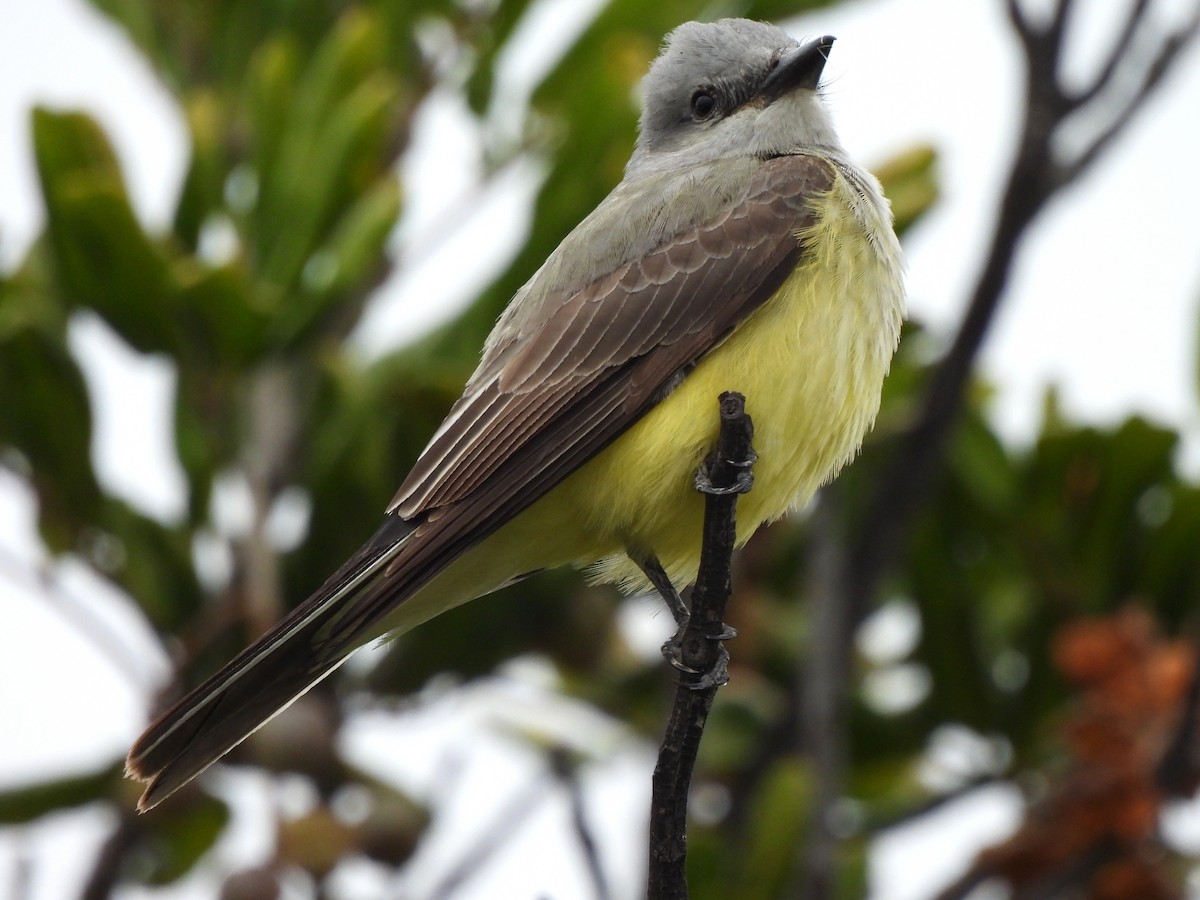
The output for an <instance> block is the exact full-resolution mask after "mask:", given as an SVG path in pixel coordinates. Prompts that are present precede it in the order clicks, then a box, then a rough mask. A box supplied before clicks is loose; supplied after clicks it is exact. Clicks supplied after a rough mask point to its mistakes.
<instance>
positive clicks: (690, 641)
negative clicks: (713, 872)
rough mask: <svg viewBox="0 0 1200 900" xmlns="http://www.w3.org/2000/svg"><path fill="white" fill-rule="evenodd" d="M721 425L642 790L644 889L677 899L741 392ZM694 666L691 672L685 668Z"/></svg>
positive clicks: (734, 471) (723, 404) (723, 632)
mask: <svg viewBox="0 0 1200 900" xmlns="http://www.w3.org/2000/svg"><path fill="white" fill-rule="evenodd" d="M720 408H721V431H720V434H719V436H718V439H717V449H716V452H715V453H714V454H713V455H712V456H711V457H710V458H709V460H708V461H706V462H705V465H704V467H703V469H702V470H701V472H700V473H697V483H698V485H699V484H700V475H703V476H704V479H705V481H706V482H707V483H706V486H705V487H704V488H700V489H701V490H703V491H704V493H706V494H707V496H706V497H705V504H704V528H703V535H704V537H703V546H702V547H701V553H700V571H699V573H698V575H697V576H696V586H695V587H694V588H693V590H692V610H691V618H690V620H689V622H688V625H687V627H686V629H685V630H684V632H683V637H682V640H681V648H680V651H681V652H680V656H681V660H682V662H683V663H684V665H686V666H687V668H688V670H689V672H684V673H682V675H681V683H680V685H679V687H678V688H677V690H676V692H675V703H674V705H673V706H672V708H671V718H670V721H669V722H668V723H667V728H666V733H665V734H664V736H663V742H662V746H661V748H660V749H659V753H658V761H657V763H656V764H655V766H654V777H653V779H652V783H651V798H650V836H649V837H650V840H649V845H650V852H649V872H648V876H647V889H646V896H647V897H649V898H650V900H684V898H686V897H687V895H688V890H687V871H686V867H687V801H688V793H689V791H690V788H691V783H692V770H693V769H694V767H695V764H696V754H697V752H698V751H699V749H700V739H701V737H703V735H704V726H705V725H706V724H707V723H708V714H709V712H710V711H711V709H712V704H713V700H714V699H715V698H716V695H717V688H718V687H719V686H720V684H721V681H720V680H719V679H718V678H715V677H713V676H714V675H715V673H716V672H717V670H718V667H719V666H720V665H723V662H724V660H723V658H722V656H721V651H720V642H721V641H722V640H723V639H724V638H726V637H730V636H732V633H731V632H730V631H729V630H728V628H727V627H726V626H725V624H724V618H725V604H726V601H728V599H729V594H730V587H731V570H732V560H733V546H734V543H735V541H736V528H735V525H734V508H735V505H736V503H737V494H738V492H739V491H745V490H748V488H749V484H750V479H749V475H750V463H751V461H752V460H753V458H754V454H753V451H752V450H751V448H750V441H751V437H752V435H753V431H754V428H753V424H752V423H751V421H750V417H749V416H748V415H746V410H745V398H744V397H743V396H742V395H741V394H736V393H731V392H727V393H724V394H722V395H721V398H720ZM693 673H694V674H693Z"/></svg>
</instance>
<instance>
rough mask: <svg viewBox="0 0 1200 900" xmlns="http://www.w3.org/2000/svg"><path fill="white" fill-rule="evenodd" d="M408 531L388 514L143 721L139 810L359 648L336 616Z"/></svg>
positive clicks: (136, 765) (131, 769) (350, 605)
mask: <svg viewBox="0 0 1200 900" xmlns="http://www.w3.org/2000/svg"><path fill="white" fill-rule="evenodd" d="M398 531H399V533H398ZM411 531H412V526H411V525H409V524H408V523H406V522H404V521H403V520H402V519H399V518H397V517H389V519H388V522H386V523H385V525H384V526H383V528H381V529H380V531H379V532H377V534H376V535H375V537H374V538H372V540H371V541H370V542H369V543H368V544H367V545H366V546H365V547H363V548H362V549H361V550H360V551H359V552H358V553H357V554H355V556H354V557H353V558H351V559H350V561H349V562H347V563H346V565H344V566H343V567H342V568H341V569H340V570H339V571H338V572H337V573H336V574H334V576H333V577H332V578H330V579H329V580H328V581H327V582H326V583H325V584H324V585H322V587H321V588H320V589H319V590H317V591H316V592H315V593H314V594H313V595H312V596H311V597H309V598H308V599H307V600H306V601H305V602H304V603H302V604H301V605H300V606H298V607H297V608H296V609H294V610H293V611H292V612H291V613H290V614H289V615H287V616H286V617H285V618H283V619H282V620H280V622H279V624H278V625H276V626H275V627H274V628H273V629H271V631H270V632H268V633H267V634H266V635H264V636H263V637H262V638H261V639H260V640H258V641H257V642H256V643H254V644H253V645H251V646H250V647H248V648H246V649H245V650H244V651H242V652H241V653H240V654H239V655H238V656H236V657H235V658H234V659H232V660H231V661H230V662H229V663H228V664H226V665H225V666H224V667H223V668H222V669H221V670H220V671H218V672H217V673H216V674H215V675H213V676H212V677H211V678H209V679H208V680H207V681H206V682H204V683H203V684H201V685H200V686H199V687H198V688H196V689H195V690H193V691H192V692H191V693H190V694H188V695H187V696H185V697H184V698H183V699H181V700H180V701H179V702H178V703H176V704H175V705H174V706H172V707H171V708H170V709H168V710H167V711H166V712H165V713H163V714H162V715H161V716H160V717H159V718H158V719H157V720H156V721H155V722H154V723H153V724H152V725H151V726H150V727H149V728H147V729H146V731H145V733H144V734H142V736H141V737H140V738H138V741H137V743H136V744H134V746H133V748H132V749H131V750H130V751H129V756H128V757H127V759H126V761H125V771H126V773H127V774H128V775H129V776H130V777H132V778H136V779H138V780H139V781H145V782H148V784H147V786H146V790H145V792H144V793H143V794H142V797H141V800H139V801H138V809H139V810H140V811H145V810H147V809H150V808H151V807H152V806H155V805H156V804H157V803H159V802H160V801H161V800H163V799H164V798H165V797H167V796H169V795H170V794H172V793H174V792H175V791H176V790H178V789H179V788H180V787H182V786H183V785H184V784H186V783H187V782H189V781H191V780H192V779H193V778H195V777H196V776H197V775H199V774H200V773H201V772H203V771H204V770H205V769H207V768H208V767H209V766H211V765H212V764H213V763H214V762H216V761H217V760H218V759H220V758H221V757H222V756H223V755H225V754H226V753H227V752H229V750H231V749H232V748H233V747H235V746H237V745H238V744H239V743H241V742H242V741H243V740H245V739H246V738H247V737H248V736H249V735H251V734H252V733H253V732H254V731H256V730H257V729H258V728H259V727H261V726H262V725H263V724H265V723H266V722H267V721H268V720H270V719H271V718H272V717H273V716H275V715H276V714H278V713H279V712H281V711H282V710H283V709H285V708H286V707H287V706H288V705H289V704H291V703H292V701H293V700H295V699H296V698H297V697H299V696H300V695H302V694H303V693H305V692H306V691H307V690H308V689H309V688H311V687H312V686H313V685H314V684H316V683H317V682H318V681H320V680H321V679H322V678H324V677H325V676H326V675H328V674H330V673H331V672H332V671H333V670H334V669H336V668H337V667H338V666H340V665H341V664H342V662H344V661H345V660H346V658H347V657H348V656H349V655H350V653H352V652H353V651H354V650H355V649H357V647H358V646H359V644H360V643H361V641H359V640H355V638H358V637H360V635H359V634H358V633H357V631H356V630H355V629H350V630H349V631H348V630H347V629H345V628H340V627H337V626H338V624H339V620H340V619H341V618H342V617H343V616H344V615H345V614H346V613H347V612H348V611H351V610H353V609H354V607H355V605H356V601H357V599H358V598H360V597H362V596H363V595H364V594H365V593H367V592H371V591H372V590H373V589H374V588H376V587H378V586H380V584H381V582H382V581H384V580H385V579H386V580H387V581H392V577H394V576H389V575H388V574H387V571H386V570H387V568H388V564H389V563H390V562H391V561H392V560H393V559H394V557H395V556H396V553H397V552H398V551H399V550H400V548H401V547H402V546H403V544H404V540H405V538H406V537H407V536H408V534H410V533H411ZM387 589H388V590H387V593H389V594H392V595H393V596H392V600H393V602H399V601H400V600H402V599H403V598H404V596H405V593H404V585H403V584H399V585H398V584H395V583H390V584H388V585H387Z"/></svg>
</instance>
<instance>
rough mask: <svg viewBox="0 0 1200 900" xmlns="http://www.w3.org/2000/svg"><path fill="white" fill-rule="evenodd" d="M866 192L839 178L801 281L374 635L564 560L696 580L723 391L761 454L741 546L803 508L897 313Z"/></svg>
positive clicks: (856, 432) (880, 366)
mask: <svg viewBox="0 0 1200 900" xmlns="http://www.w3.org/2000/svg"><path fill="white" fill-rule="evenodd" d="M835 168H836V167H835ZM864 178H869V176H863V175H861V174H854V175H847V174H845V173H842V172H840V171H839V173H838V174H837V175H836V176H835V183H834V186H833V188H832V190H831V191H830V192H829V194H828V195H826V196H825V197H824V198H823V199H822V200H821V201H820V202H819V203H818V217H817V220H816V224H815V225H814V226H813V227H812V228H811V229H809V230H808V231H807V232H806V233H804V234H798V235H797V239H798V240H802V241H804V243H805V245H806V247H807V248H808V249H807V252H806V253H805V256H804V259H803V261H802V263H801V265H800V267H799V268H797V270H796V271H795V273H793V275H792V276H791V277H790V278H789V279H788V280H787V282H785V284H784V285H783V287H782V288H781V289H780V290H779V292H778V293H777V294H776V295H775V296H774V297H772V298H771V299H770V300H768V301H767V303H766V304H765V305H763V306H762V307H761V308H760V309H759V310H758V311H757V312H756V313H754V314H753V315H752V316H751V317H750V318H749V319H748V320H747V321H746V322H744V323H743V324H742V325H741V327H739V328H738V329H737V330H736V331H735V332H734V333H733V334H732V335H730V337H729V338H728V339H726V340H725V342H724V343H722V344H721V345H720V346H719V347H717V348H716V349H715V350H713V351H712V352H710V353H709V354H708V355H707V356H705V357H704V359H703V360H701V362H700V363H699V365H697V366H696V368H695V369H694V370H693V371H692V372H691V374H689V375H688V377H687V378H685V379H684V380H683V382H682V383H681V384H680V385H679V387H677V388H676V389H675V390H674V391H673V392H672V393H671V394H670V395H669V396H668V397H667V398H666V399H665V400H663V401H662V402H661V403H660V404H659V405H658V406H656V407H655V408H654V409H652V410H651V411H650V412H649V413H648V414H647V415H646V416H645V417H644V418H643V419H641V420H640V421H639V422H638V423H637V424H636V425H634V426H633V427H632V428H630V429H629V431H627V432H625V434H623V435H622V436H621V437H620V438H618V439H617V440H616V441H615V442H614V443H613V444H612V445H611V446H610V447H608V448H607V449H606V450H604V451H603V452H602V453H600V454H599V455H598V456H597V457H595V458H594V459H593V460H591V461H590V462H589V463H587V464H586V465H585V466H583V467H582V468H580V469H579V470H578V471H577V472H575V473H574V474H573V475H571V476H570V477H569V478H568V479H567V480H566V481H564V482H563V483H562V484H560V485H559V486H558V487H556V488H555V489H554V490H552V491H550V493H549V494H547V495H546V496H545V497H543V498H542V499H541V500H539V501H537V502H536V503H535V504H533V506H531V507H530V508H529V509H527V510H525V511H524V512H523V513H521V514H520V515H518V516H517V517H516V518H515V519H513V520H512V521H511V522H509V523H508V524H507V525H505V526H504V527H503V528H501V529H500V530H499V531H497V532H496V533H495V534H493V535H491V536H490V537H488V538H486V539H485V540H484V541H482V542H481V543H480V544H478V545H476V546H475V547H473V548H471V549H470V550H469V551H467V552H466V553H464V554H463V555H462V557H460V558H459V559H458V560H457V561H456V562H455V564H454V565H453V566H450V567H449V568H448V569H446V570H445V571H444V572H442V573H441V574H440V575H439V576H438V577H437V578H435V579H434V580H433V581H432V582H431V583H430V584H429V585H427V586H426V587H425V588H423V589H422V590H421V591H419V592H418V593H417V594H416V595H414V596H412V597H410V598H409V599H408V600H407V601H406V602H405V603H403V604H402V605H401V606H399V607H397V609H396V611H395V612H394V613H393V614H392V615H391V616H390V617H389V619H388V620H387V621H386V622H385V623H383V625H381V627H380V633H383V632H384V631H388V630H394V631H395V632H399V631H404V630H407V629H408V628H411V627H413V626H414V625H417V624H419V623H420V622H422V621H425V620H426V619H428V618H430V617H432V616H434V615H437V614H438V613H440V612H442V611H444V610H446V609H448V608H450V607H453V606H457V605H458V604H460V603H463V602H465V601H467V600H470V599H472V598H474V597H478V596H479V595H480V594H483V593H486V592H488V591H490V590H493V589H495V587H496V586H497V585H498V584H501V583H503V582H505V581H506V580H508V579H510V578H513V577H516V576H519V575H521V574H523V573H527V572H530V571H534V570H537V569H541V568H547V567H552V566H558V565H563V564H565V563H569V562H575V563H577V564H589V563H595V565H594V567H593V570H592V571H593V574H594V576H595V578H596V579H597V580H602V581H617V582H620V583H621V584H622V585H623V586H624V587H626V588H639V589H645V588H648V587H649V586H648V585H647V584H646V583H645V578H644V576H643V575H642V573H641V571H640V570H639V569H638V568H637V567H636V566H635V565H634V564H633V563H632V562H631V561H630V560H629V558H628V557H627V556H626V555H625V551H627V550H629V551H632V552H634V553H646V552H650V553H653V554H654V555H655V556H657V557H658V559H659V561H660V562H661V563H662V564H663V567H664V568H665V569H666V571H667V573H668V574H669V575H670V576H671V579H672V580H673V581H674V582H675V583H676V584H678V585H680V586H683V585H685V584H687V583H689V582H691V581H693V580H694V579H695V576H696V569H697V568H698V565H699V556H700V534H701V525H702V521H703V514H704V501H703V498H702V497H701V495H699V494H698V493H696V491H695V490H694V489H693V487H692V485H693V476H694V474H695V471H696V468H697V467H698V466H699V465H700V463H701V461H702V460H703V458H704V456H705V455H706V454H707V453H708V451H709V448H711V447H712V446H713V444H714V443H715V441H716V436H717V430H718V420H717V397H718V396H719V395H720V394H721V392H723V391H728V390H733V391H740V392H741V393H742V394H744V395H745V396H746V407H747V410H748V411H749V413H750V415H751V416H752V417H753V418H754V425H755V438H754V446H755V449H756V450H757V451H758V462H757V463H756V464H755V466H754V478H755V480H754V489H753V490H752V491H751V492H750V493H749V494H746V495H745V496H743V497H742V498H741V499H740V500H739V502H738V507H737V525H738V541H739V543H741V542H743V541H745V540H747V539H748V538H749V537H750V535H751V534H753V532H754V530H755V529H756V528H758V526H759V525H761V524H762V523H763V522H767V521H770V520H772V519H776V518H778V517H779V516H781V515H783V514H784V513H785V512H787V511H788V510H789V509H792V508H795V507H796V506H799V505H801V504H803V503H805V502H807V501H808V500H809V498H810V497H811V496H812V494H813V492H814V491H816V489H817V488H818V487H820V486H821V484H822V483H824V482H825V481H827V480H829V479H830V478H831V477H833V475H834V474H836V472H837V471H838V469H840V468H841V467H842V466H843V465H844V464H845V463H846V462H847V461H848V460H849V459H850V458H851V457H852V456H853V455H854V453H855V452H856V451H857V449H858V447H859V444H860V443H861V442H862V439H863V436H864V435H865V434H866V432H867V429H869V428H870V427H871V423H872V422H873V421H874V419H875V414H876V412H877V411H878V409H879V392H880V388H881V386H882V383H883V378H884V375H885V374H886V373H887V369H888V365H889V363H890V361H891V357H892V353H893V352H894V350H895V347H896V341H897V339H898V337H899V333H900V322H901V319H902V317H903V312H904V290H903V283H902V275H901V262H900V248H899V245H898V244H897V242H896V237H895V234H894V233H893V231H892V228H891V222H890V219H889V215H888V213H887V209H886V206H885V205H884V203H883V201H882V200H881V199H880V198H879V197H878V195H877V194H876V193H875V186H874V184H873V182H872V183H868V184H865V185H864V184H862V181H863V179H864ZM597 560H599V562H598V563H597V562H596V561H597Z"/></svg>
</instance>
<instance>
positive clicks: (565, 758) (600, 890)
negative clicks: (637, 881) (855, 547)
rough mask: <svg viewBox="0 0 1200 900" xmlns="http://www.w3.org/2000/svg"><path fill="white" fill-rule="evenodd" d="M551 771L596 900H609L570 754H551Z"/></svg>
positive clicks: (557, 750)
mask: <svg viewBox="0 0 1200 900" xmlns="http://www.w3.org/2000/svg"><path fill="white" fill-rule="evenodd" d="M550 768H551V769H552V770H553V772H554V774H555V776H557V778H558V780H559V782H560V783H561V784H562V786H563V787H564V788H565V789H566V792H567V799H568V801H569V804H570V807H571V826H572V828H573V829H574V830H575V838H576V840H578V841H579V848H580V849H581V850H582V851H583V859H584V863H585V864H586V865H587V871H588V878H590V879H591V882H592V890H593V892H594V893H595V896H596V900H608V898H609V897H610V896H612V893H611V891H610V890H609V887H608V879H607V878H605V876H604V866H603V865H601V863H600V847H599V845H598V844H597V843H596V837H595V835H594V834H593V833H592V828H591V825H590V824H589V823H588V817H587V810H586V809H585V806H584V802H583V790H582V789H581V787H580V784H579V777H578V766H577V765H575V763H574V760H573V758H572V754H571V752H570V751H569V750H567V749H566V748H562V747H559V748H555V749H554V750H552V751H551V753H550Z"/></svg>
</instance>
